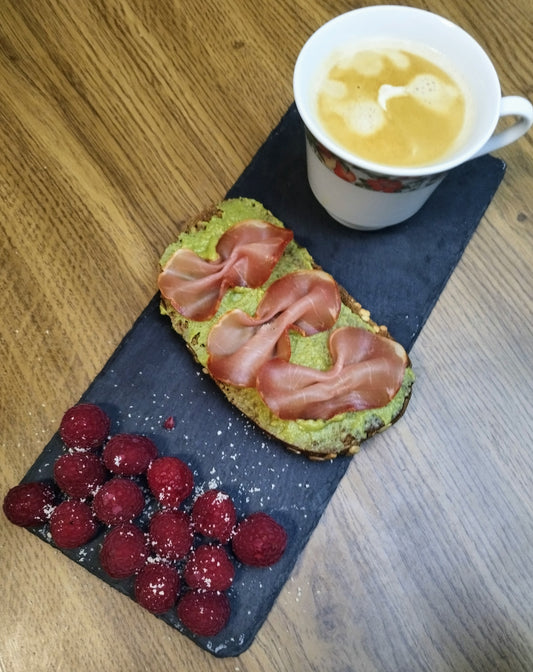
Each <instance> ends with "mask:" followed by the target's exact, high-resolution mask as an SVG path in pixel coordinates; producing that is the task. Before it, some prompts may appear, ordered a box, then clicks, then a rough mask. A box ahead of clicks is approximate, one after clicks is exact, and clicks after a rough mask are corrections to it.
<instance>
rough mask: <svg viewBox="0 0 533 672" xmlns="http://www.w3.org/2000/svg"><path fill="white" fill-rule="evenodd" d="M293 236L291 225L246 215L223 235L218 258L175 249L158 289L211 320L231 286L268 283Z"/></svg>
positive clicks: (194, 315) (185, 311)
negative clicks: (211, 259)
mask: <svg viewBox="0 0 533 672" xmlns="http://www.w3.org/2000/svg"><path fill="white" fill-rule="evenodd" d="M292 238H293V233H292V231H290V230H289V229H284V228H282V227H279V226H275V225H274V224H270V223H269V222H265V221H262V220H258V219H247V220H243V221H242V222H239V223H238V224H235V225H234V226H232V227H231V228H229V229H228V230H227V231H226V232H225V233H224V234H223V235H222V236H221V238H220V240H219V241H218V244H217V247H216V251H217V254H218V259H216V260H215V261H209V260H206V259H203V258H202V257H200V256H199V255H197V254H196V253H195V252H193V251H192V250H189V249H187V248H179V249H178V250H176V251H175V252H174V254H173V255H172V256H171V257H170V259H169V260H168V261H167V263H166V264H165V266H164V268H163V269H162V271H161V273H160V274H159V278H158V286H159V290H160V292H161V294H162V296H163V297H165V298H166V299H167V300H168V301H170V303H171V304H172V306H173V307H174V308H175V310H177V311H178V312H179V313H180V314H181V315H184V316H185V317H187V318H189V319H191V320H199V321H203V320H208V319H210V318H211V317H213V315H215V313H216V311H217V310H218V306H219V305H220V301H221V300H222V297H223V296H224V294H225V293H226V292H227V290H228V289H229V288H231V287H236V286H242V287H260V286H261V285H262V284H263V283H265V282H266V281H267V280H268V278H269V277H270V274H271V273H272V270H273V269H274V266H275V265H276V264H277V262H278V261H279V259H280V257H281V255H282V254H283V251H284V249H285V247H286V246H287V245H288V243H289V242H290V241H291V240H292Z"/></svg>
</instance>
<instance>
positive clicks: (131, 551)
mask: <svg viewBox="0 0 533 672" xmlns="http://www.w3.org/2000/svg"><path fill="white" fill-rule="evenodd" d="M147 558H148V541H147V539H146V535H145V534H144V533H143V532H142V530H140V529H139V528H138V527H137V526H136V525H133V523H122V524H121V525H117V526H116V527H113V528H112V529H111V531H110V532H108V533H107V535H106V536H105V538H104V541H103V544H102V548H101V549H100V565H101V566H102V569H103V570H104V571H105V572H107V574H109V576H111V577H112V578H113V579H125V578H127V577H128V576H133V574H136V573H137V572H138V571H139V570H140V569H141V567H142V566H143V565H144V564H145V562H146V559H147Z"/></svg>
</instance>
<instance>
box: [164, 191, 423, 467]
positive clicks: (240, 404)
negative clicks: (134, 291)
mask: <svg viewBox="0 0 533 672" xmlns="http://www.w3.org/2000/svg"><path fill="white" fill-rule="evenodd" d="M232 201H249V202H250V203H252V204H253V205H254V207H260V208H262V207H263V206H261V204H259V203H257V202H256V201H251V200H250V199H232ZM229 202H230V201H223V202H221V203H219V204H217V205H214V206H212V207H210V208H208V209H206V210H204V211H203V212H202V213H201V214H199V215H197V216H196V217H194V218H193V219H192V220H191V221H190V222H189V223H188V225H187V226H186V227H185V229H184V230H183V232H185V233H187V234H195V233H197V232H200V231H203V230H205V229H206V227H208V226H209V223H210V222H211V221H212V220H213V219H214V218H221V217H223V216H224V206H225V204H227V203H229ZM265 212H267V213H268V215H270V216H271V217H273V215H272V213H269V212H268V211H265ZM256 215H257V213H255V212H253V213H250V217H251V218H252V217H256ZM274 219H275V218H274ZM276 221H278V223H279V220H276ZM228 228H229V227H228ZM183 232H182V233H183ZM295 245H297V243H295ZM297 247H298V248H299V249H304V248H301V246H298V245H297ZM164 258H165V255H163V258H162V259H164ZM311 263H312V267H313V268H314V269H316V270H323V269H322V268H321V267H320V266H319V265H318V264H317V263H316V262H314V260H312V262H311ZM337 286H338V288H339V293H340V297H341V301H342V303H343V304H344V306H346V307H347V308H348V309H349V310H350V311H351V312H352V313H353V314H354V315H357V316H358V317H359V318H360V319H361V320H362V321H363V322H364V323H365V325H366V327H367V328H368V329H370V330H372V331H374V332H375V333H376V334H379V335H380V336H384V337H386V338H392V337H391V335H390V334H389V331H388V329H387V327H386V326H385V325H378V324H377V323H376V322H374V320H372V318H371V315H370V311H369V310H367V309H366V308H363V307H362V305H361V304H360V303H359V302H358V301H356V299H354V297H352V296H351V295H350V293H349V292H348V291H347V290H346V289H345V288H344V287H342V286H340V285H339V284H338V283H337ZM161 311H162V312H163V313H165V314H167V315H168V316H169V317H170V319H171V322H172V326H173V328H174V330H175V331H176V332H177V333H178V334H179V335H180V336H181V337H182V338H183V339H184V341H185V344H186V346H187V348H188V350H189V351H190V352H191V355H192V356H193V358H194V359H195V361H196V362H197V363H198V364H199V365H200V366H202V370H203V371H204V372H205V373H206V374H207V375H210V373H209V370H208V369H207V368H206V366H204V365H203V364H202V362H201V361H200V359H199V357H198V354H197V349H196V348H197V346H198V343H197V342H195V338H197V335H196V336H192V337H190V335H189V333H188V332H189V325H190V321H189V320H188V319H187V318H186V317H184V316H182V315H180V314H179V313H178V312H177V311H176V310H175V309H174V308H173V307H172V305H171V304H170V302H169V301H168V300H166V299H165V298H164V297H163V296H162V297H161ZM410 367H411V362H410V360H409V358H408V369H409V370H410ZM211 378H212V376H211ZM212 379H213V380H214V382H215V383H216V385H217V386H218V387H219V389H220V390H221V392H222V393H223V394H224V396H225V397H226V398H227V400H228V401H229V402H230V403H231V404H233V405H234V406H235V407H236V408H238V409H239V410H240V411H241V412H242V413H243V414H244V415H245V416H246V417H247V418H249V419H250V420H251V421H253V422H254V423H255V424H256V425H258V427H259V428H260V429H261V430H262V431H263V432H265V434H267V435H269V436H271V437H274V438H275V439H277V440H278V441H279V442H280V443H281V444H282V445H283V446H284V447H285V448H286V449H288V450H290V451H291V452H294V453H296V454H299V455H304V456H306V457H307V458H309V459H311V460H318V461H324V460H331V459H333V458H335V457H338V456H343V455H354V454H355V453H357V452H358V451H359V448H360V444H361V442H362V441H363V440H366V439H368V438H370V437H371V436H373V435H375V434H376V433H378V432H382V431H384V430H385V429H388V427H390V426H391V425H392V424H394V423H395V422H396V421H397V420H398V419H399V418H400V417H401V416H402V415H403V414H404V412H405V409H406V408H407V405H408V403H409V400H410V397H411V387H412V381H411V384H409V385H407V386H405V388H406V389H405V390H404V392H403V397H402V399H401V400H400V401H401V404H400V405H398V408H397V411H396V412H395V413H394V414H393V415H392V416H391V417H390V418H389V421H387V422H385V421H383V420H380V419H379V418H377V417H374V416H372V414H371V412H370V411H355V412H354V413H359V414H363V413H369V414H370V415H369V417H370V418H371V422H369V425H368V427H366V428H365V431H364V435H361V432H359V435H356V433H355V432H350V431H349V430H348V429H344V426H346V427H349V425H350V423H349V422H345V423H343V422H339V423H338V428H339V431H338V432H337V433H336V434H335V440H334V441H332V445H327V442H321V441H320V436H321V434H323V433H324V432H323V431H322V432H318V434H317V437H318V440H317V442H314V441H313V437H312V436H309V437H308V436H307V434H306V435H305V437H304V438H305V440H297V441H293V440H290V439H289V440H287V438H286V437H284V436H280V434H282V432H280V429H279V428H280V426H281V427H283V423H290V422H294V421H283V420H280V419H279V418H274V417H273V416H272V417H271V419H270V420H271V421H270V422H269V421H266V422H265V420H264V419H260V417H259V416H260V415H264V410H265V409H266V406H265V405H264V403H263V402H262V400H260V398H259V396H258V395H256V394H254V392H255V391H251V390H250V388H238V387H235V386H232V385H228V384H226V383H222V382H220V381H218V380H216V379H215V378H212ZM402 389H403V387H402ZM258 403H260V404H262V406H263V409H262V413H261V414H259V413H258V412H257V408H258ZM343 415H350V414H343ZM298 422H299V421H298ZM304 422H305V421H304ZM321 422H322V421H321ZM324 422H325V423H326V424H327V423H328V422H337V421H336V420H334V419H332V420H331V421H324ZM310 434H312V432H310Z"/></svg>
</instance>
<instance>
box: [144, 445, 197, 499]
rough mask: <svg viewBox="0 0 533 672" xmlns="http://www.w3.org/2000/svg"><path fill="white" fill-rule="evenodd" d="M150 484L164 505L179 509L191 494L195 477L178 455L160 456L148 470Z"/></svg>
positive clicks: (153, 492)
mask: <svg viewBox="0 0 533 672" xmlns="http://www.w3.org/2000/svg"><path fill="white" fill-rule="evenodd" d="M146 477H147V479H148V486H149V487H150V490H151V491H152V494H153V495H154V497H155V498H156V499H157V500H158V502H159V503H160V504H161V506H163V507H167V508H169V509H177V508H178V507H179V505H180V504H181V503H182V502H183V501H184V500H185V499H187V497H188V496H189V495H190V494H191V492H192V489H193V486H194V477H193V475H192V471H191V470H190V469H189V467H188V466H187V465H186V464H185V462H182V461H181V460H180V459H178V458H177V457H158V458H157V459H155V460H154V461H153V462H152V464H151V465H150V466H149V467H148V471H147V472H146Z"/></svg>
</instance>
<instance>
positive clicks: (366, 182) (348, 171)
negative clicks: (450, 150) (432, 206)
mask: <svg viewBox="0 0 533 672" xmlns="http://www.w3.org/2000/svg"><path fill="white" fill-rule="evenodd" d="M305 133H306V137H307V141H308V142H309V144H310V146H311V147H312V148H313V150H314V152H315V154H316V155H317V156H318V158H319V159H320V161H321V162H322V163H323V164H324V165H325V166H326V168H329V170H331V171H333V172H334V173H335V175H337V176H338V177H340V178H341V179H342V180H345V182H348V183H350V184H353V185H354V186H356V187H360V188H362V189H369V190H371V191H381V192H383V193H387V194H396V193H400V192H406V191H415V190H416V189H420V188H421V187H428V186H429V185H431V184H434V183H435V182H438V181H440V180H441V179H442V177H443V175H442V173H437V174H435V175H424V176H423V177H390V176H387V175H383V174H380V173H374V172H372V171H365V170H362V169H361V168H358V167H357V166H354V165H353V164H351V163H348V162H347V161H344V160H343V159H340V158H339V157H337V156H335V154H333V153H332V152H330V150H329V149H327V147H324V145H322V144H321V143H320V142H319V141H318V140H317V139H316V138H315V137H314V136H313V135H312V134H311V133H310V132H309V131H308V130H307V129H305Z"/></svg>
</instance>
